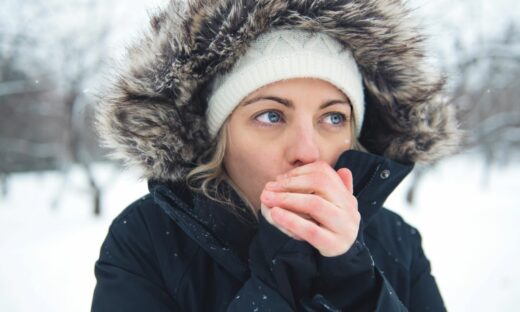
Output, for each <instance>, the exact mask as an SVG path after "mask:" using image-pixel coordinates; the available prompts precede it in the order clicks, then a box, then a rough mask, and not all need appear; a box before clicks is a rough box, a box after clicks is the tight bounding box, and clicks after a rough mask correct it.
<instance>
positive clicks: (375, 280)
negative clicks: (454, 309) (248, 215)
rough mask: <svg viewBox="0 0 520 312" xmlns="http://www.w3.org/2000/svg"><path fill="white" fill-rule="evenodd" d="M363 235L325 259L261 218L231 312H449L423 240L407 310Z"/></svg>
mask: <svg viewBox="0 0 520 312" xmlns="http://www.w3.org/2000/svg"><path fill="white" fill-rule="evenodd" d="M362 233H363V231H360V232H359V234H358V237H357V239H356V241H355V243H354V245H353V246H352V247H351V248H350V249H349V250H348V251H347V252H346V253H344V254H342V255H340V256H337V257H323V256H321V255H319V253H318V252H317V251H316V250H315V249H314V248H313V247H312V246H310V245H309V244H308V243H306V242H300V241H296V240H293V239H291V238H289V237H288V236H287V235H285V234H283V233H282V232H281V231H279V230H278V229H276V228H275V227H274V226H272V225H270V224H269V223H268V222H267V221H266V220H265V219H264V218H263V217H261V219H260V226H259V231H258V234H257V236H256V237H255V238H254V239H253V241H252V243H251V246H250V256H251V259H250V268H251V278H250V279H249V280H248V281H247V282H246V283H245V284H244V285H243V287H242V288H241V289H240V291H239V292H238V293H237V295H236V296H235V298H234V300H233V301H232V302H231V304H230V306H229V308H228V311H246V310H253V311H255V309H257V310H256V311H408V310H410V311H424V310H425V309H426V310H428V309H429V310H430V311H445V308H444V305H443V302H442V299H441V297H440V294H439V291H438V288H437V286H436V284H435V281H434V279H433V277H432V276H431V274H430V267H429V262H428V260H427V259H426V258H425V256H424V253H423V252H422V248H421V242H420V236H419V235H415V240H414V242H413V246H412V248H413V252H414V255H413V263H412V267H411V284H410V287H411V297H412V301H411V303H410V306H409V309H408V308H407V307H406V306H405V305H404V304H403V303H402V302H401V301H400V299H399V297H398V296H397V293H396V291H395V290H394V289H393V288H392V286H391V285H390V283H389V282H388V281H387V280H386V278H385V277H384V275H383V274H382V273H381V272H380V270H379V269H378V268H377V266H376V265H375V263H374V260H373V259H372V256H371V254H370V251H369V249H368V248H367V246H366V245H365V243H364V239H363V234H362Z"/></svg>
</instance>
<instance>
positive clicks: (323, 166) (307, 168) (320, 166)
mask: <svg viewBox="0 0 520 312" xmlns="http://www.w3.org/2000/svg"><path fill="white" fill-rule="evenodd" d="M315 171H321V172H326V173H327V172H328V173H331V172H334V169H332V167H331V166H330V165H329V164H328V163H326V162H325V161H322V160H319V161H315V162H313V163H310V164H306V165H303V166H300V167H296V168H293V169H291V170H289V171H287V172H286V173H284V174H281V175H279V176H278V177H277V180H279V179H284V178H288V177H294V176H299V175H303V174H309V173H312V172H315ZM334 173H335V172H334Z"/></svg>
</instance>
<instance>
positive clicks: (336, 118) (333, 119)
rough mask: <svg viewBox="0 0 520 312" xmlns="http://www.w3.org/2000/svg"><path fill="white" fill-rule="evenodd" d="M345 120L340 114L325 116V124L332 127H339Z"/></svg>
mask: <svg viewBox="0 0 520 312" xmlns="http://www.w3.org/2000/svg"><path fill="white" fill-rule="evenodd" d="M346 120H347V117H346V116H345V115H344V114H341V113H330V114H328V115H327V116H325V122H326V123H329V124H331V125H333V126H337V125H341V124H343V123H344V122H345V121H346Z"/></svg>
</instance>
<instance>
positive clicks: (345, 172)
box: [337, 168, 354, 194]
mask: <svg viewBox="0 0 520 312" xmlns="http://www.w3.org/2000/svg"><path fill="white" fill-rule="evenodd" d="M337 172H338V175H339V177H340V179H341V181H342V182H343V184H344V185H345V187H346V188H347V189H348V190H349V192H350V194H354V183H353V181H352V171H350V170H349V169H347V168H341V169H339V170H338V171H337Z"/></svg>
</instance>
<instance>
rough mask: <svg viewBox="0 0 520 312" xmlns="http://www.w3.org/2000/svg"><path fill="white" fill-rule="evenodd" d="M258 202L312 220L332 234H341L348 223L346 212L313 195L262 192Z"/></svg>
mask: <svg viewBox="0 0 520 312" xmlns="http://www.w3.org/2000/svg"><path fill="white" fill-rule="evenodd" d="M260 200H261V201H262V203H263V204H265V205H266V206H269V207H275V206H276V207H281V208H284V209H287V210H290V211H291V212H293V213H296V214H298V215H300V216H302V217H303V218H306V217H305V216H309V217H310V218H311V219H312V220H314V221H316V222H318V223H319V224H320V225H322V226H323V227H325V228H327V229H328V230H329V231H331V232H334V233H339V232H341V229H342V228H343V227H344V226H345V224H346V223H348V222H349V218H348V215H347V213H346V210H343V209H341V208H339V207H337V206H335V205H334V204H332V203H330V202H328V201H326V200H325V199H323V198H322V197H320V196H318V195H314V194H301V193H285V192H282V193H279V192H270V191H264V192H262V194H261V196H260ZM351 219H353V218H351Z"/></svg>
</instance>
